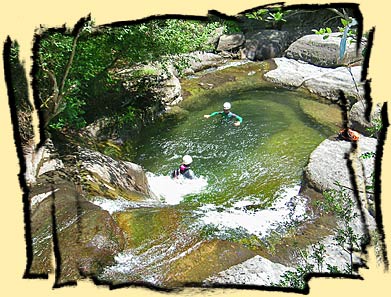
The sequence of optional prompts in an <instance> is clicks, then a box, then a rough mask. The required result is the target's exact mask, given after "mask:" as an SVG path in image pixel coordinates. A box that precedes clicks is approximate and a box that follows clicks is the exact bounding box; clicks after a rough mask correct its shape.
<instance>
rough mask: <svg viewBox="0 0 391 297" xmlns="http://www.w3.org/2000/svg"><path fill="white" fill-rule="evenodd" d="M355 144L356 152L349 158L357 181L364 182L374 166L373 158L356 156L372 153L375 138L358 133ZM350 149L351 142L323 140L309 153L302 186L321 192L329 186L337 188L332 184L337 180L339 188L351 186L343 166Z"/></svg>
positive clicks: (367, 179)
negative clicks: (304, 184) (358, 137)
mask: <svg viewBox="0 0 391 297" xmlns="http://www.w3.org/2000/svg"><path fill="white" fill-rule="evenodd" d="M357 145H358V148H357V152H356V153H354V154H352V155H351V156H350V158H352V161H353V166H354V167H355V170H356V171H355V176H356V179H357V181H359V182H361V183H363V184H367V183H368V182H370V175H371V173H372V172H373V169H374V160H373V159H363V158H360V155H361V154H363V153H366V152H375V151H376V145H377V140H376V139H375V138H369V137H365V136H363V135H361V136H360V139H359V140H358V142H357ZM351 149H352V144H351V143H350V142H348V141H334V140H329V139H326V140H324V141H323V142H322V143H321V144H320V145H319V146H318V147H317V148H316V149H315V150H314V151H313V152H312V153H311V155H310V158H309V162H308V165H307V166H306V168H305V171H304V176H305V183H306V186H307V187H310V188H312V189H314V190H316V191H317V192H320V193H322V192H323V191H325V190H329V189H335V190H338V189H339V187H338V186H337V185H336V184H335V183H336V182H339V183H340V184H341V185H342V186H343V187H346V188H351V189H352V188H353V186H352V183H351V179H350V176H351V174H350V172H349V168H348V165H347V161H348V160H347V157H349V155H350V153H351Z"/></svg>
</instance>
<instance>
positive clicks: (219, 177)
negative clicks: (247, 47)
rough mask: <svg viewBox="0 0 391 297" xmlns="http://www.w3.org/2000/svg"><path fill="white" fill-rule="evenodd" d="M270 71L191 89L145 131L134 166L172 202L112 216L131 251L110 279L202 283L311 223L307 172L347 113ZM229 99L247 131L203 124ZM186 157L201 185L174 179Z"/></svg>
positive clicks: (235, 74) (248, 67)
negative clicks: (268, 76)
mask: <svg viewBox="0 0 391 297" xmlns="http://www.w3.org/2000/svg"><path fill="white" fill-rule="evenodd" d="M268 67H269V66H268V64H267V63H265V62H264V63H248V64H244V65H239V66H232V67H227V68H225V69H222V70H218V71H214V72H205V73H203V74H202V75H197V77H192V78H188V79H186V80H183V81H182V88H183V94H184V96H185V99H184V100H183V102H182V103H181V104H179V106H175V107H173V108H172V110H171V111H170V112H169V113H167V114H166V115H165V116H164V119H163V120H162V121H160V122H159V123H156V125H153V126H151V127H149V128H148V129H147V130H145V131H144V133H143V134H142V137H141V138H140V139H139V140H138V142H137V146H136V147H137V150H136V153H135V158H134V160H133V161H134V162H135V163H137V164H140V165H142V166H143V167H144V168H145V170H146V171H147V172H148V178H149V183H150V186H151V190H152V192H153V193H154V194H155V195H156V197H157V198H158V199H159V200H160V201H161V202H162V203H161V204H158V205H156V203H154V204H151V205H150V206H148V205H147V206H145V205H140V207H139V208H131V209H126V208H123V209H121V210H120V211H118V209H117V210H116V211H112V213H113V215H114V217H115V219H116V221H117V222H118V223H119V225H120V227H121V228H122V229H123V230H125V233H126V234H127V247H128V249H127V250H126V251H125V252H123V253H121V254H120V255H118V256H117V257H116V264H115V265H113V266H111V267H108V268H107V269H106V270H105V271H104V272H103V273H102V275H101V276H100V277H101V278H102V279H105V280H109V281H110V282H114V283H123V282H142V283H147V284H150V285H157V286H167V287H172V286H180V285H183V284H186V283H194V282H195V283H201V282H202V281H203V280H205V278H207V277H208V276H211V275H213V274H214V273H217V272H219V271H222V270H224V269H227V268H229V267H230V266H232V265H235V264H238V263H241V262H243V261H244V260H246V259H249V258H250V257H253V256H254V255H257V254H261V255H263V256H265V255H268V254H269V255H270V254H273V251H272V250H273V247H274V244H278V242H281V241H282V240H283V238H284V237H287V236H292V234H296V230H297V228H298V226H299V225H300V224H302V223H304V222H306V220H308V218H309V216H310V214H308V213H307V211H308V201H307V200H306V199H304V198H303V197H300V196H296V195H297V194H298V192H299V189H300V184H301V178H302V173H303V169H304V167H305V166H306V164H307V161H308V157H309V155H310V154H311V152H312V151H313V150H314V149H315V148H316V147H317V146H318V145H319V143H320V142H322V141H323V140H324V139H325V138H328V137H329V136H330V135H332V134H335V133H336V132H337V131H338V129H339V127H340V125H341V112H340V109H339V108H338V107H337V106H335V105H328V104H326V103H322V102H321V100H320V99H319V98H316V97H314V96H312V95H310V94H307V93H305V92H301V91H293V90H287V89H283V88H279V87H277V86H275V85H273V84H270V83H267V82H265V81H264V80H263V79H262V75H263V73H264V71H265V69H268ZM225 101H229V102H231V103H232V111H233V112H234V113H237V114H238V115H240V116H241V117H243V123H242V125H240V126H239V127H235V126H233V125H232V123H230V122H225V121H222V120H221V118H220V117H219V116H216V117H213V118H209V119H204V118H203V115H204V114H210V113H211V112H213V111H219V110H222V105H223V103H224V102H225ZM184 154H190V155H191V156H192V157H193V165H192V169H193V171H194V172H195V174H196V175H197V177H198V178H197V179H196V180H194V181H185V182H178V181H173V180H171V179H170V178H169V177H168V176H169V174H170V172H171V171H172V170H173V169H175V168H176V167H177V166H178V165H179V164H180V162H181V158H182V156H183V155H184ZM100 204H101V206H102V207H105V206H104V205H105V203H104V201H101V202H100ZM106 208H108V207H106ZM109 210H110V209H109ZM311 234H312V235H311V236H314V237H315V236H321V235H322V232H319V233H317V232H313V231H312V233H311ZM274 256H276V257H275V258H276V259H278V258H279V257H278V255H275V251H274ZM281 258H282V257H281Z"/></svg>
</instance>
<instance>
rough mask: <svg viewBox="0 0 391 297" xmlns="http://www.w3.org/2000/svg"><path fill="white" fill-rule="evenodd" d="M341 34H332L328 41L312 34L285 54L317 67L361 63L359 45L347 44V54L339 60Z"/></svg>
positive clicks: (297, 42)
mask: <svg viewBox="0 0 391 297" xmlns="http://www.w3.org/2000/svg"><path fill="white" fill-rule="evenodd" d="M340 36H341V33H331V34H330V35H329V37H328V38H327V39H324V38H323V35H319V34H311V35H306V36H303V37H301V38H300V39H298V40H296V41H295V42H293V43H292V44H291V45H290V46H289V47H288V49H287V50H286V52H285V56H286V57H287V58H290V59H296V60H301V61H304V62H307V63H310V64H313V65H316V66H322V67H337V66H340V65H348V64H351V63H355V62H361V61H362V60H363V56H362V55H361V50H359V51H358V52H357V44H356V43H350V42H349V40H348V41H347V43H346V53H345V56H344V57H343V59H342V60H339V51H340V42H341V37H340Z"/></svg>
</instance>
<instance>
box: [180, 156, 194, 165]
mask: <svg viewBox="0 0 391 297" xmlns="http://www.w3.org/2000/svg"><path fill="white" fill-rule="evenodd" d="M182 161H183V164H185V165H190V164H191V163H192V162H193V158H192V157H191V156H189V155H184V156H183V158H182Z"/></svg>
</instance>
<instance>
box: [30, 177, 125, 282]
mask: <svg viewBox="0 0 391 297" xmlns="http://www.w3.org/2000/svg"><path fill="white" fill-rule="evenodd" d="M37 185H40V186H37V187H33V188H32V191H31V194H30V197H29V199H30V201H31V210H32V211H31V220H30V222H31V225H30V227H31V243H32V246H31V252H32V258H31V260H32V261H31V266H30V267H29V271H28V274H30V275H47V274H48V273H49V272H54V271H53V267H52V265H53V264H52V255H53V249H54V252H55V257H56V285H61V284H67V283H72V282H75V281H77V280H78V279H81V278H83V277H84V276H86V275H92V276H94V275H97V274H98V273H99V272H100V271H101V270H102V269H103V268H104V267H105V266H106V265H110V264H111V263H113V261H114V256H115V255H116V254H117V253H119V252H120V251H122V250H123V249H124V248H125V239H124V235H123V233H122V230H121V229H120V228H119V227H118V226H117V224H116V223H115V221H114V220H113V218H112V217H111V215H110V214H109V213H108V212H107V211H104V210H102V209H101V208H100V207H99V206H96V205H94V204H92V203H90V202H88V201H87V200H85V199H84V198H83V196H82V195H81V193H80V192H78V191H77V188H76V186H75V184H73V183H72V182H70V181H68V180H66V179H64V176H62V175H59V174H58V173H56V172H51V173H49V174H47V175H44V176H42V177H40V178H39V180H38V183H37ZM39 196H41V198H40V199H38V200H37V197H39Z"/></svg>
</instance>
